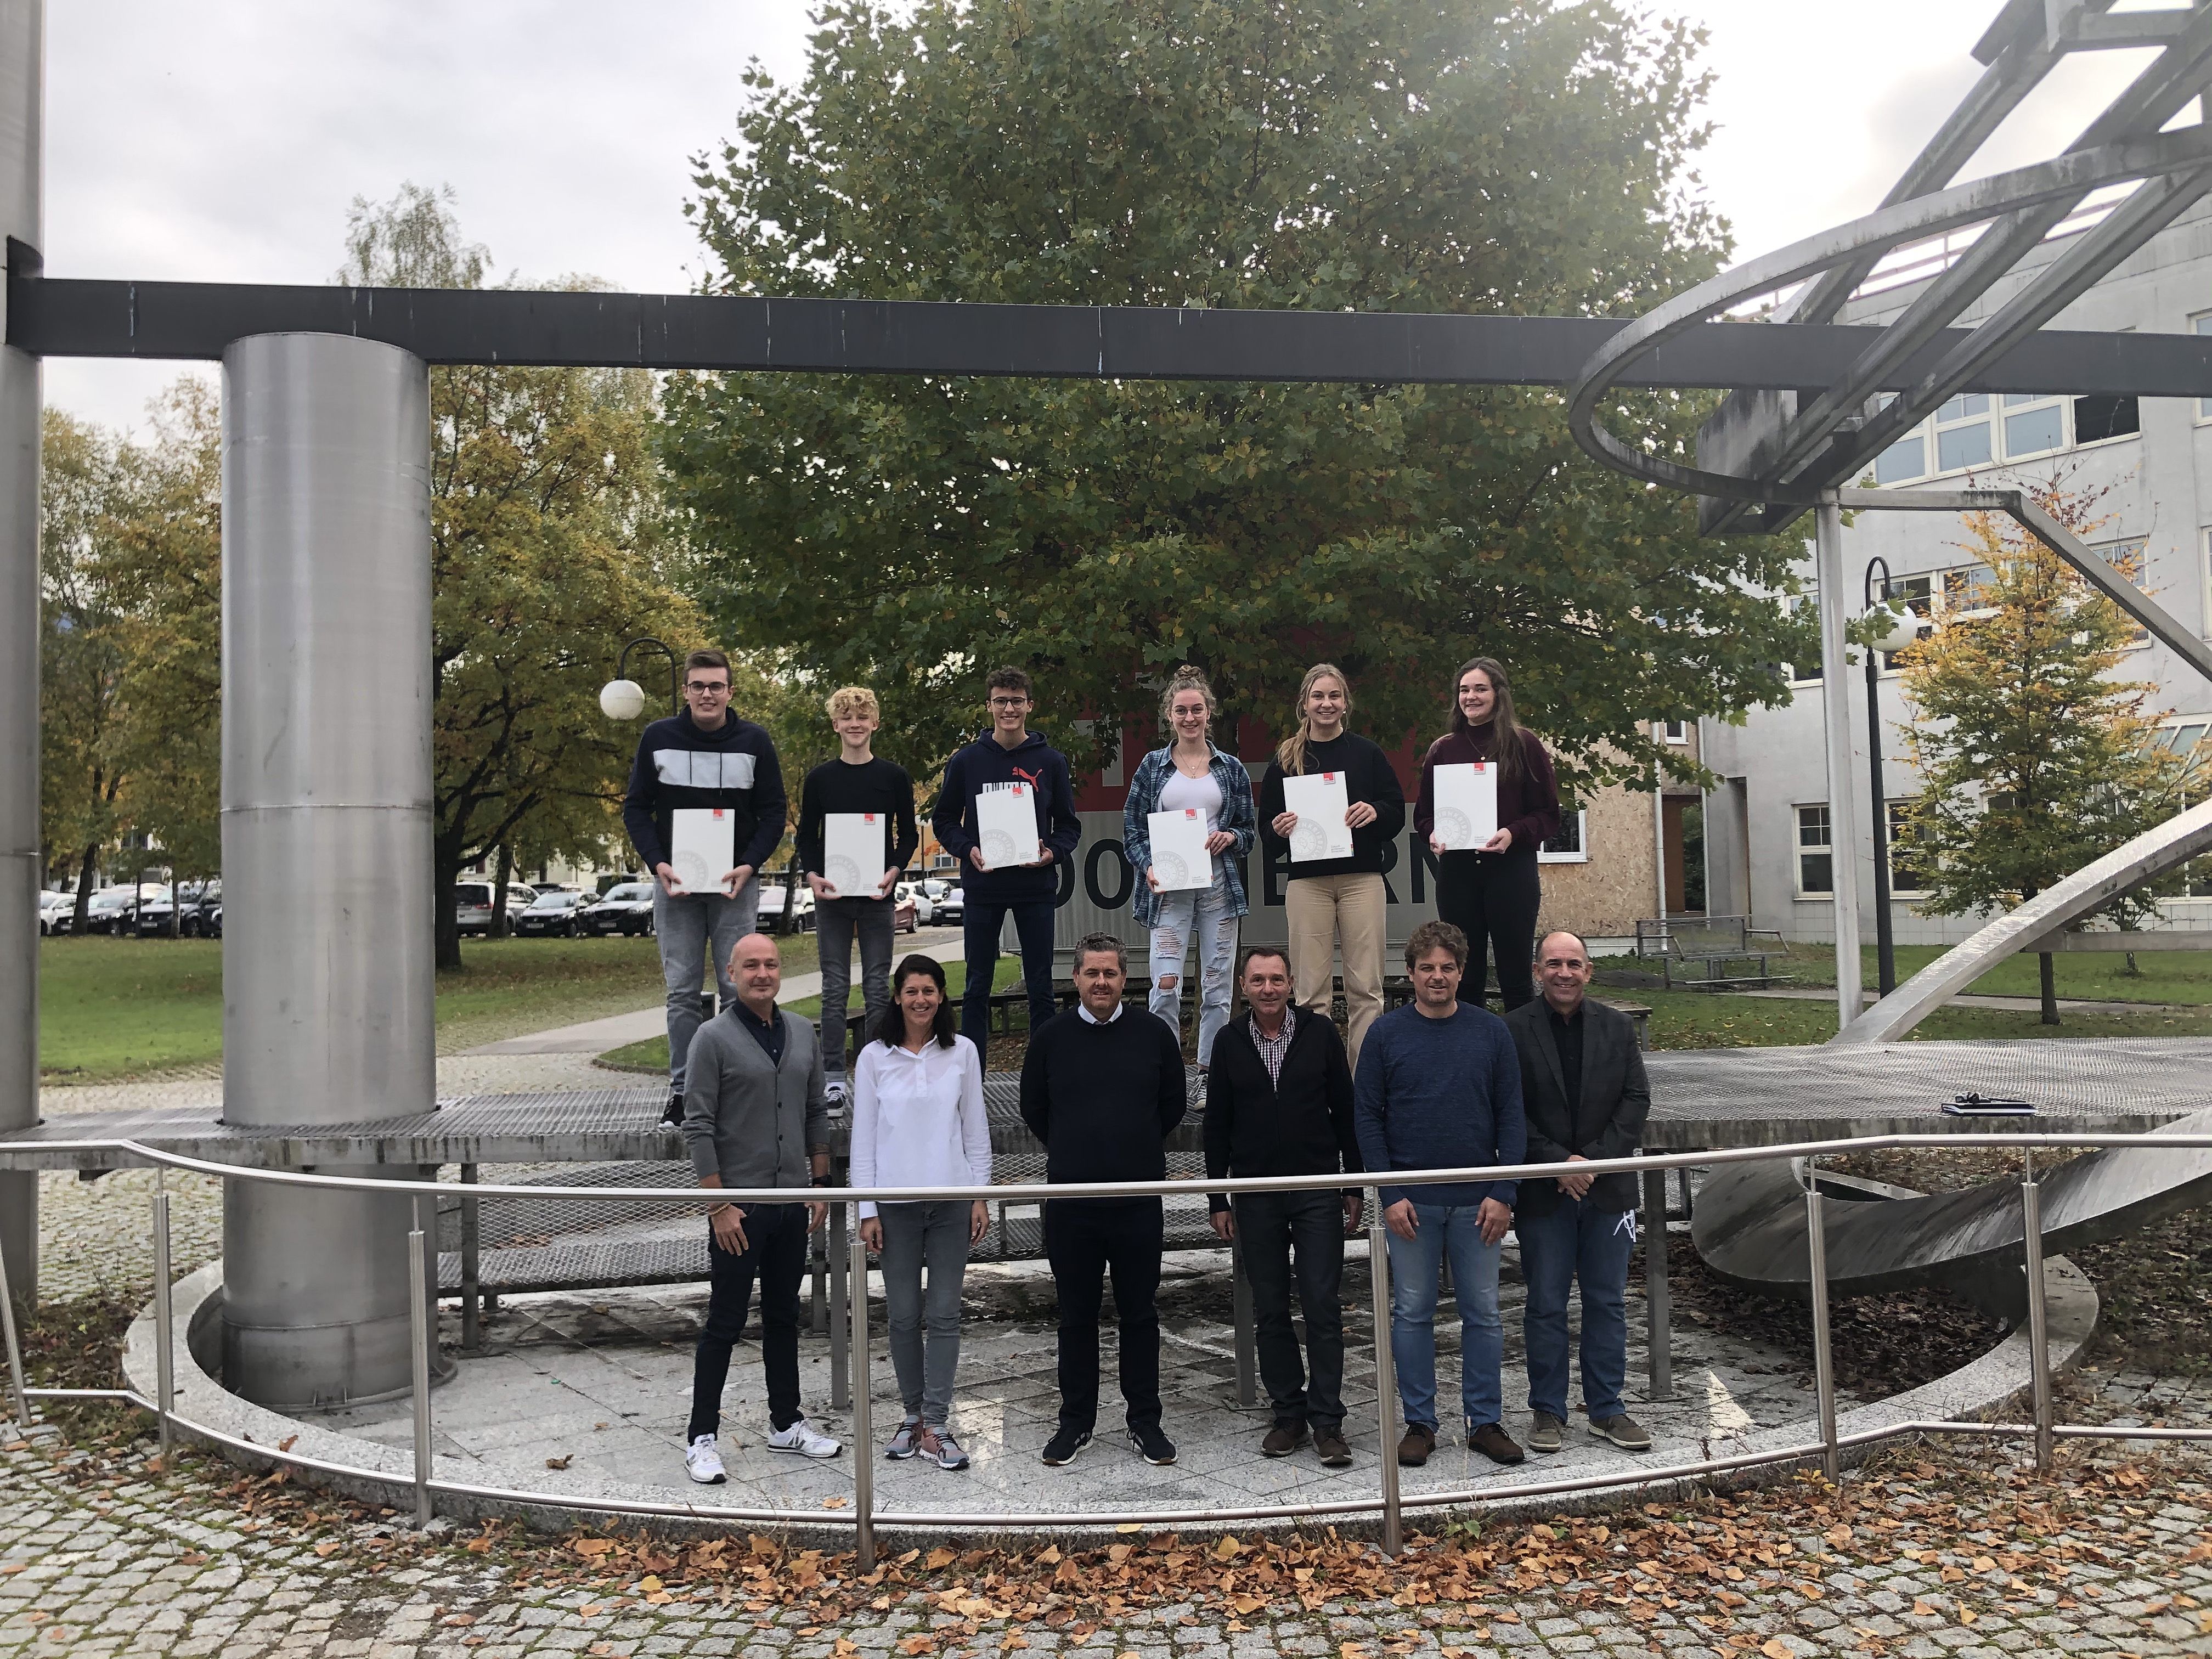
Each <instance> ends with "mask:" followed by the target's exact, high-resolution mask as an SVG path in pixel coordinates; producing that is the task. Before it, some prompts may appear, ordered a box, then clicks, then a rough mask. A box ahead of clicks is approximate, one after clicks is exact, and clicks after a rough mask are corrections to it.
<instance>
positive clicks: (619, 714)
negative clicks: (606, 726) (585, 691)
mask: <svg viewBox="0 0 2212 1659" xmlns="http://www.w3.org/2000/svg"><path fill="white" fill-rule="evenodd" d="M599 711H600V712H601V713H602V714H605V716H606V717H607V718H608V719H609V720H635V719H636V718H637V717H638V716H639V715H640V714H643V713H645V688H644V687H643V686H641V685H640V684H638V683H637V682H636V681H635V680H609V681H608V682H607V683H606V684H605V685H603V686H601V687H600V688H599Z"/></svg>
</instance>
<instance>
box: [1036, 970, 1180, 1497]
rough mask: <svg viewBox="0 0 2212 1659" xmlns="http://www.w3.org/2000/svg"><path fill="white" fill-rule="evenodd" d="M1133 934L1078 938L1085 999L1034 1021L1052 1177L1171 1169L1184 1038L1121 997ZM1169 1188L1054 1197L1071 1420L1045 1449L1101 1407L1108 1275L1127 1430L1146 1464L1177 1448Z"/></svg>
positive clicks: (1071, 1457)
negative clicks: (1163, 1273) (1168, 1369)
mask: <svg viewBox="0 0 2212 1659" xmlns="http://www.w3.org/2000/svg"><path fill="white" fill-rule="evenodd" d="M1127 982H1128V980H1127V968H1126V966H1125V963H1124V960H1123V954H1122V945H1121V940H1120V939H1116V938H1115V936H1114V935H1113V934H1111V933H1091V934H1088V935H1086V936H1085V938H1083V939H1079V940H1077V941H1076V945H1075V988H1076V991H1077V994H1079V996H1080V997H1081V999H1082V1000H1081V1001H1080V1002H1079V1004H1078V1005H1077V1006H1075V1007H1074V1008H1073V1009H1072V1010H1070V1011H1069V1012H1066V1013H1064V1014H1056V1015H1054V1017H1053V1018H1050V1019H1048V1020H1047V1021H1045V1022H1044V1023H1043V1024H1042V1025H1039V1026H1038V1027H1037V1028H1036V1030H1033V1031H1032V1032H1030V1046H1029V1054H1028V1057H1027V1058H1026V1059H1024V1060H1023V1062H1022V1121H1023V1122H1024V1123H1026V1124H1028V1125H1029V1127H1030V1133H1032V1134H1034V1135H1035V1136H1036V1138H1037V1139H1039V1140H1041V1141H1042V1142H1043V1143H1044V1146H1045V1154H1046V1162H1045V1179H1046V1180H1047V1181H1049V1182H1085V1181H1164V1180H1166V1179H1167V1173H1168V1163H1167V1153H1166V1151H1165V1142H1166V1140H1167V1138H1168V1136H1169V1134H1170V1133H1172V1132H1173V1131H1174V1129H1175V1127H1176V1124H1178V1123H1180V1122H1182V1118H1183V1113H1184V1111H1185V1110H1186V1109H1187V1107H1188V1099H1189V1096H1188V1089H1187V1085H1186V1084H1185V1082H1184V1079H1183V1067H1182V1044H1181V1042H1178V1041H1177V1040H1176V1034H1175V1033H1174V1032H1173V1031H1171V1030H1169V1029H1168V1027H1167V1024H1166V1022H1164V1020H1160V1019H1158V1018H1154V1017H1153V1016H1152V1015H1151V1014H1149V1013H1146V1012H1145V1011H1144V1010H1143V1009H1141V1008H1125V1007H1123V1006H1121V992H1122V989H1123V987H1125V986H1126V985H1127ZM1162 1221H1163V1217H1162V1215H1161V1205H1160V1200H1159V1199H1158V1197H1157V1196H1154V1197H1152V1198H1054V1199H1048V1200H1045V1206H1044V1253H1045V1257H1046V1260H1048V1261H1050V1262H1051V1263H1052V1283H1053V1290H1054V1293H1055V1294H1056V1295H1057V1296H1058V1297H1059V1300H1060V1425H1059V1427H1058V1428H1057V1429H1055V1430H1054V1432H1053V1437H1052V1438H1051V1439H1050V1440H1049V1441H1048V1442H1047V1443H1046V1445H1045V1449H1044V1461H1045V1462H1046V1463H1047V1464H1048V1465H1050V1466H1051V1467H1053V1468H1059V1467H1060V1466H1061V1465H1063V1464H1066V1463H1072V1462H1074V1461H1075V1455H1076V1454H1077V1453H1078V1452H1079V1451H1081V1450H1082V1449H1084V1447H1085V1446H1087V1445H1089V1444H1090V1443H1091V1429H1092V1428H1093V1426H1094V1425H1096V1424H1097V1419H1098V1311H1099V1308H1100V1305H1101V1304H1102V1302H1103V1299H1104V1294H1105V1288H1106V1285H1105V1279H1106V1274H1107V1273H1109V1272H1111V1273H1113V1275H1114V1309H1115V1313H1116V1314H1118V1315H1119V1316H1120V1318H1121V1401H1122V1404H1123V1407H1125V1409H1126V1412H1127V1421H1128V1425H1129V1443H1130V1444H1131V1445H1133V1447H1135V1448H1136V1449H1137V1454H1138V1455H1139V1456H1140V1457H1142V1458H1143V1459H1144V1460H1145V1461H1146V1462H1147V1463H1159V1464H1166V1463H1172V1462H1175V1461H1176V1447H1175V1442H1174V1441H1172V1440H1170V1439H1169V1438H1168V1437H1167V1436H1166V1435H1165V1434H1164V1433H1163V1432H1161V1430H1160V1412H1161V1406H1160V1315H1159V1308H1158V1304H1157V1300H1156V1298H1157V1297H1158V1294H1159V1288H1160V1247H1161V1244H1162V1243H1163V1237H1162Z"/></svg>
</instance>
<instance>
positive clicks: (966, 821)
mask: <svg viewBox="0 0 2212 1659" xmlns="http://www.w3.org/2000/svg"><path fill="white" fill-rule="evenodd" d="M985 689H986V692H987V696H988V697H989V700H990V711H991V726H990V730H988V731H987V732H984V733H983V735H982V736H981V737H980V738H976V739H975V742H973V743H971V744H969V745H968V746H967V747H966V748H964V749H961V750H956V751H955V752H954V754H953V757H952V758H951V760H949V761H947V762H946V763H945V785H944V787H942V788H941V789H939V791H938V793H937V811H935V812H934V813H933V814H932V815H931V817H930V821H929V823H930V828H931V829H934V830H935V831H936V832H937V840H938V844H939V846H941V847H943V848H945V851H946V852H948V853H950V854H952V856H953V857H954V858H956V859H958V860H960V885H961V892H962V899H961V902H962V904H963V907H964V919H963V929H964V931H965V933H966V939H967V951H966V954H967V958H968V988H967V991H966V993H965V994H963V997H962V999H961V1004H960V1035H961V1036H964V1037H966V1038H967V1039H968V1040H969V1042H972V1043H974V1044H975V1051H976V1052H977V1053H978V1054H989V1053H990V1051H991V980H992V976H993V975H994V974H995V973H997V971H998V968H999V931H1000V928H1002V927H1005V926H1006V918H1007V917H1008V916H1012V918H1013V919H1014V933H1015V935H1016V937H1017V938H1018V939H1020V941H1021V951H1022V981H1023V983H1024V985H1025V986H1026V987H1028V989H1029V1002H1030V1030H1032V1031H1035V1030H1037V1029H1038V1027H1040V1026H1042V1024H1044V1023H1045V1021H1047V1020H1048V1019H1050V1018H1052V1017H1053V1015H1054V1013H1055V1012H1058V1009H1059V1004H1058V1001H1057V1000H1056V999H1055V998H1054V995H1053V989H1052V913H1053V910H1054V908H1055V907H1056V905H1057V904H1058V902H1059V897H1060V869H1061V868H1062V867H1063V866H1066V865H1068V864H1069V863H1070V862H1071V861H1072V860H1073V858H1074V856H1075V844H1076V843H1077V842H1079V841H1080V840H1081V839H1082V838H1083V820H1082V819H1080V818H1079V817H1076V816H1075V788H1074V785H1073V781H1071V780H1070V778H1069V776H1068V770H1067V757H1066V756H1065V755H1063V754H1061V753H1060V750H1057V749H1054V747H1053V746H1052V745H1051V744H1048V743H1047V742H1046V741H1045V740H1044V737H1043V734H1042V733H1041V732H1032V731H1030V729H1029V722H1030V711H1031V710H1032V709H1034V708H1036V701H1035V699H1034V698H1033V697H1032V696H1030V677H1029V676H1028V675H1027V674H1025V673H1024V672H1023V671H1021V670H1020V669H1018V668H994V669H993V670H992V671H991V675H990V678H989V679H988V680H987V681H986V682H985ZM1015 790H1018V791H1021V792H1024V793H1026V794H1027V795H1028V797H1029V799H1030V805H1031V806H1032V807H1033V808H1034V809H1035V811H1036V829H1037V848H1038V852H1039V856H1038V857H1037V859H1036V860H1035V861H1033V862H1030V863H1027V864H1006V863H1000V862H995V861H994V860H992V858H991V857H990V856H989V854H988V852H987V849H986V848H984V846H983V841H982V835H981V830H980V829H978V827H977V824H976V816H977V815H976V808H975V800H976V798H977V797H978V796H980V795H985V794H993V793H999V792H1000V791H1015Z"/></svg>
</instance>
